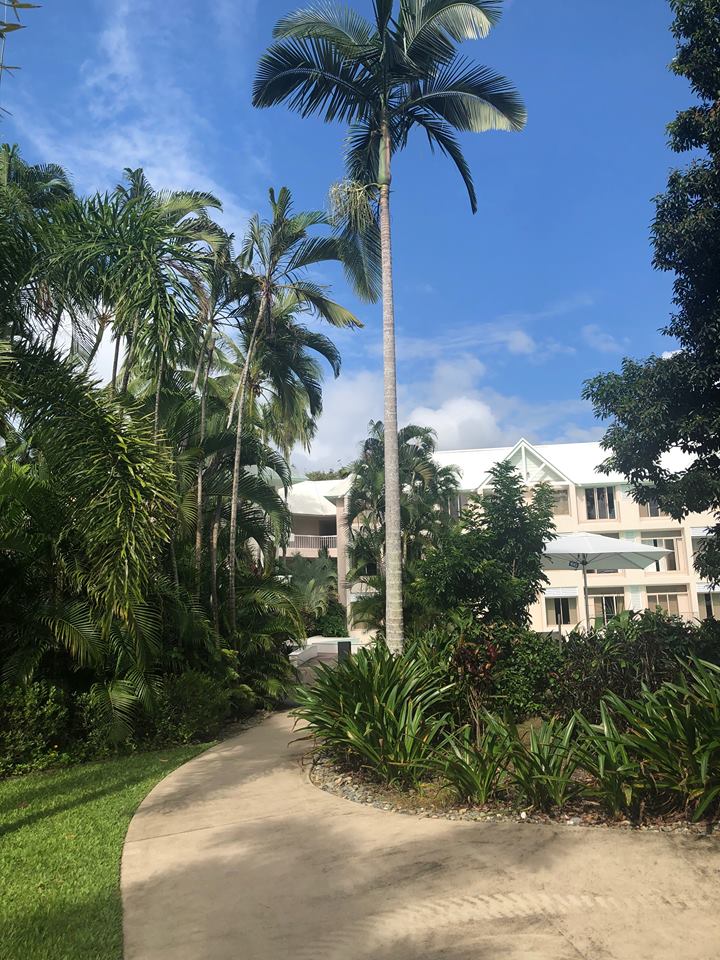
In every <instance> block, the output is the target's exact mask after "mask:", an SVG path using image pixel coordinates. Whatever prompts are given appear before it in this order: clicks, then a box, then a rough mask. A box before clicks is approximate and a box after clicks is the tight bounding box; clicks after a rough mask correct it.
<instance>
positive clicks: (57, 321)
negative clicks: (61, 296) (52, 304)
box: [50, 307, 62, 350]
mask: <svg viewBox="0 0 720 960" xmlns="http://www.w3.org/2000/svg"><path fill="white" fill-rule="evenodd" d="M61 323H62V307H58V310H57V313H56V314H55V322H54V323H53V327H52V334H51V336H50V349H51V350H54V349H55V341H56V340H57V335H58V333H59V332H60V324H61Z"/></svg>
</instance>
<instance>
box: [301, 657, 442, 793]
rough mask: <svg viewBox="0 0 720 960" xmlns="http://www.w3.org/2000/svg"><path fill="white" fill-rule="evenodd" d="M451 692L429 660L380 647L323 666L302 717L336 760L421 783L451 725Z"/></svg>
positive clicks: (386, 777)
mask: <svg viewBox="0 0 720 960" xmlns="http://www.w3.org/2000/svg"><path fill="white" fill-rule="evenodd" d="M449 689H450V685H445V686H441V687H438V686H437V684H436V683H435V677H434V674H433V673H432V672H431V671H428V670H427V669H426V666H425V664H424V663H423V662H422V661H421V660H419V659H414V658H412V657H410V656H408V655H407V654H402V655H400V656H394V655H393V654H391V653H390V652H389V651H388V649H387V647H385V645H384V644H377V645H376V646H375V647H372V648H369V649H367V650H361V651H360V652H359V653H358V654H357V655H356V656H354V657H350V658H348V659H347V660H345V661H343V662H342V663H339V664H338V665H337V666H330V665H321V666H320V667H319V669H318V670H317V672H316V674H315V680H314V683H313V685H312V687H310V688H301V689H299V690H298V692H297V700H298V702H299V706H298V707H297V708H296V710H295V711H294V713H295V716H297V717H298V718H300V719H301V720H304V721H305V722H306V723H307V724H308V726H309V728H310V733H311V735H312V736H314V737H317V738H321V740H322V743H323V745H324V746H325V747H327V748H329V749H330V750H331V751H332V752H333V753H335V755H336V756H339V757H341V758H343V759H344V760H349V761H351V762H356V763H359V764H361V765H362V766H363V767H365V768H367V769H369V770H371V771H372V772H373V773H374V774H375V775H377V776H378V777H379V778H380V779H382V780H383V781H385V782H386V783H404V784H415V783H417V782H418V781H419V780H420V779H421V778H422V775H423V774H424V772H425V771H426V770H427V768H428V764H429V761H430V757H431V755H432V751H433V748H434V747H435V745H436V744H437V743H438V742H439V741H440V740H441V739H442V737H443V735H444V733H445V732H446V729H447V726H448V724H449V717H448V715H447V713H446V712H445V711H444V709H443V703H444V701H445V700H446V698H447V694H448V691H449Z"/></svg>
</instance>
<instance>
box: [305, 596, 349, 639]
mask: <svg viewBox="0 0 720 960" xmlns="http://www.w3.org/2000/svg"><path fill="white" fill-rule="evenodd" d="M347 632H348V630H347V612H346V610H345V607H344V606H343V605H342V604H341V603H340V601H339V600H335V599H331V600H329V601H328V605H327V609H326V611H325V612H324V613H322V614H321V615H320V616H319V617H317V618H316V620H315V621H314V623H312V624H311V626H309V627H308V636H319V637H345V636H347Z"/></svg>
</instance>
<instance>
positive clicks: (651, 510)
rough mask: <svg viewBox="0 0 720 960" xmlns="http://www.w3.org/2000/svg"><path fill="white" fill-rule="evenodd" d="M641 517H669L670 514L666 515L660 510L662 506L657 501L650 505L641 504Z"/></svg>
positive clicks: (652, 501)
mask: <svg viewBox="0 0 720 960" xmlns="http://www.w3.org/2000/svg"><path fill="white" fill-rule="evenodd" d="M640 516H641V517H667V516H669V514H667V513H665V512H664V511H663V510H661V509H660V504H659V503H658V502H657V500H651V501H650V503H641V504H640Z"/></svg>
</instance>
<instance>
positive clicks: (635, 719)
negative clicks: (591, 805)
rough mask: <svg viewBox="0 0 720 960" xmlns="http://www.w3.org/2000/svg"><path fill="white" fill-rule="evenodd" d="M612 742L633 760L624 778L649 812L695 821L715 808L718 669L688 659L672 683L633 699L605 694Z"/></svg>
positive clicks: (719, 761) (719, 759) (719, 742)
mask: <svg viewBox="0 0 720 960" xmlns="http://www.w3.org/2000/svg"><path fill="white" fill-rule="evenodd" d="M605 702H606V704H607V706H608V708H609V710H610V711H612V713H613V714H614V716H615V717H616V719H617V721H618V727H619V734H618V735H617V741H618V742H619V743H620V744H621V745H622V746H623V747H624V749H625V750H626V751H627V753H628V755H629V757H630V758H632V759H633V760H634V761H635V765H633V767H632V776H631V775H629V774H630V771H628V772H627V773H626V776H627V779H628V781H629V782H630V783H632V784H633V785H635V784H636V785H637V787H638V789H639V792H640V793H641V794H642V797H643V801H644V802H647V803H648V804H650V805H652V806H653V807H655V808H659V809H665V808H671V809H677V808H678V807H680V809H682V810H683V811H684V812H686V813H689V812H691V811H692V813H693V816H694V818H695V819H699V818H700V817H702V816H703V814H705V813H706V812H708V811H709V810H712V809H714V808H716V807H717V806H718V805H719V803H720V667H718V666H716V665H714V664H710V663H705V662H703V661H701V660H694V661H693V663H692V666H691V667H689V668H688V669H687V670H686V671H685V673H684V676H683V677H682V678H681V679H680V680H679V681H678V682H677V683H666V684H664V685H663V686H662V687H660V688H659V689H658V690H656V691H654V692H653V691H651V690H648V689H644V690H643V691H642V693H641V695H640V697H638V698H637V699H635V700H623V699H621V698H620V697H618V696H617V695H615V694H608V696H607V697H606V698H605Z"/></svg>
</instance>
